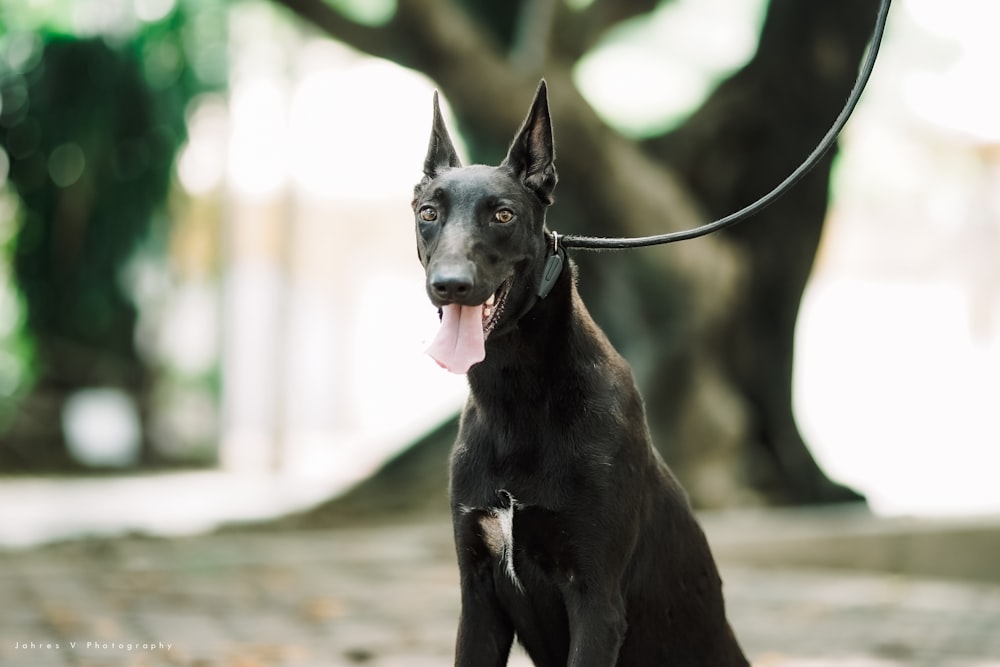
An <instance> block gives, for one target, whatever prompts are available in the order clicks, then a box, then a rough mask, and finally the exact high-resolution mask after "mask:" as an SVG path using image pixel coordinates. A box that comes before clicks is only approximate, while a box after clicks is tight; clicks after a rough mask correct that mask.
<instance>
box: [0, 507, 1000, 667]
mask: <svg viewBox="0 0 1000 667" xmlns="http://www.w3.org/2000/svg"><path fill="white" fill-rule="evenodd" d="M709 534H710V536H713V539H714V535H713V530H712V529H710V530H709ZM730 551H732V549H731V548H730V549H727V550H726V553H727V554H728V553H729V552H730ZM998 558H1000V556H998ZM721 567H722V574H723V578H724V580H725V590H726V594H727V599H728V605H729V609H730V619H731V621H732V625H733V627H734V629H735V631H736V633H737V635H738V636H739V637H740V640H741V643H742V644H743V646H744V648H745V650H746V651H747V652H748V654H749V655H750V656H751V657H752V659H753V661H754V664H755V666H756V667H793V666H794V667H901V666H911V665H912V666H919V667H1000V585H998V584H994V583H979V584H972V583H969V582H960V581H958V580H952V581H943V580H939V581H933V580H928V579H919V578H913V577H909V576H898V575H897V576H889V575H885V574H874V573H859V572H849V571H843V570H841V571H834V570H829V569H827V570H824V569H817V568H814V567H801V566H800V567H795V568H787V567H786V568H780V569H779V568H766V567H762V566H759V565H748V564H741V563H740V562H739V560H738V559H735V558H730V557H729V556H724V557H723V561H722V563H721ZM0 601H2V604H0V665H3V666H10V667H22V666H24V667H29V666H31V667H35V666H39V667H42V666H44V667H50V666H51V667H65V666H73V667H178V666H184V667H214V666H219V667H278V666H288V667H320V666H322V667H356V666H358V665H362V666H364V665H371V666H375V667H430V666H435V667H437V666H442V665H449V664H451V656H452V642H453V638H454V632H455V623H456V618H457V614H458V593H457V571H456V566H455V564H454V554H453V552H452V545H451V533H450V527H449V526H448V524H447V523H446V522H445V521H441V520H422V521H419V522H413V523H409V524H403V525H393V526H381V527H374V526H373V527H365V528H350V529H338V530H331V531H322V532H247V533H223V534H217V535H210V536H202V537H186V538H175V539H169V540H166V539H145V538H120V539H108V540H90V541H79V542H71V543H64V544H60V545H53V546H47V547H40V548H34V549H30V550H22V551H8V552H0ZM510 664H511V665H514V666H517V667H526V666H529V665H530V664H531V663H530V661H528V660H527V658H526V657H525V656H524V655H523V654H521V653H516V654H515V655H514V656H513V657H512V659H511V663H510ZM653 667H655V666H653ZM708 667H711V666H708Z"/></svg>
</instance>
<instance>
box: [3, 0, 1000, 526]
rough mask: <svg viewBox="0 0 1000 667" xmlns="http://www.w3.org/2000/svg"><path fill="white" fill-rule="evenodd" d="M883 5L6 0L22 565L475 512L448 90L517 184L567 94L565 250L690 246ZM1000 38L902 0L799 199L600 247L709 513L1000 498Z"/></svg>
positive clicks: (785, 165) (7, 238)
mask: <svg viewBox="0 0 1000 667" xmlns="http://www.w3.org/2000/svg"><path fill="white" fill-rule="evenodd" d="M874 10H875V3H874V2H870V1H866V0H851V1H847V2H840V1H836V2H834V1H831V2H817V3H799V2H797V0H771V2H766V1H765V0H702V1H700V2H695V1H694V0H672V1H665V2H657V1H654V0H630V1H628V2H620V3H612V2H602V1H601V0H592V2H588V1H587V0H565V1H556V0H552V1H539V2H528V1H521V2H509V3H506V2H505V3H496V2H494V3H491V2H485V1H476V0H469V1H467V2H455V3H445V2H440V3H415V2H404V1H402V0H400V1H399V2H395V1H394V0H379V1H368V2H366V1H362V0H329V1H326V0H270V1H269V0H241V1H238V2H227V1H224V0H88V1H81V0H31V1H27V2H25V1H23V0H0V12H2V14H0V16H2V19H0V20H2V23H0V475H2V476H0V508H3V509H2V514H0V517H2V518H0V543H2V544H7V545H27V544H34V543H37V542H42V541H47V540H51V539H55V538H59V537H67V536H72V535H77V534H93V533H115V532H121V531H125V530H141V531H149V532H153V533H167V534H172V533H184V532H194V531H199V530H205V529H208V528H211V527H213V526H215V525H218V524H220V523H224V522H230V521H246V520H254V519H261V518H267V517H276V516H279V515H283V514H287V513H290V512H302V511H305V510H307V509H308V508H311V507H316V506H323V504H324V503H326V502H329V501H330V500H331V499H336V498H338V497H339V496H340V495H341V494H343V493H345V492H347V491H348V490H350V489H352V488H353V489H355V491H356V490H357V489H359V488H368V489H370V490H369V492H368V493H369V494H370V495H368V496H363V501H367V500H371V501H372V503H373V504H374V505H378V502H377V499H376V498H375V497H374V496H375V495H377V494H383V495H385V494H388V495H391V496H392V498H391V502H390V503H389V504H390V505H392V506H394V507H408V506H419V507H428V506H432V507H434V508H436V510H435V511H439V512H441V513H443V512H444V511H445V507H446V505H445V501H444V500H443V499H444V492H445V480H446V476H445V466H446V459H445V457H446V454H445V452H446V446H442V445H441V444H440V443H442V442H444V443H447V441H448V440H449V439H450V434H451V433H452V432H453V429H454V423H455V415H456V414H457V411H458V410H459V408H460V406H461V403H462V400H463V396H464V392H465V383H464V378H462V377H454V376H450V375H448V374H447V373H445V372H444V371H442V370H441V369H439V368H438V367H437V366H436V365H435V364H434V363H433V362H431V361H430V360H429V359H428V358H427V357H425V356H424V355H423V353H422V350H423V347H424V345H425V344H426V342H427V341H428V340H429V339H430V337H431V336H432V335H433V331H434V328H435V326H436V324H437V314H436V311H435V310H434V309H433V308H432V307H431V306H430V304H429V303H428V301H427V299H426V296H425V294H424V291H423V276H422V271H421V269H420V267H419V265H418V262H417V260H416V257H415V253H414V250H413V243H414V240H413V232H412V224H413V223H412V218H411V215H412V214H411V212H410V211H409V200H410V195H411V192H412V186H413V184H414V183H415V182H416V181H417V180H418V178H419V176H420V167H421V164H422V160H423V154H424V150H425V147H426V142H427V138H428V136H429V129H430V117H431V105H430V101H431V94H432V90H434V89H435V88H437V89H439V90H440V91H441V92H442V93H443V95H444V98H445V100H446V101H447V105H446V106H447V115H448V118H449V121H450V124H451V127H452V129H453V134H456V135H459V136H460V137H461V144H462V149H461V150H462V151H463V155H464V157H465V158H466V159H468V160H470V161H477V162H487V163H496V162H497V161H498V160H499V159H500V158H502V156H503V153H504V149H505V147H506V142H507V141H508V140H509V138H510V137H511V136H513V132H514V130H515V129H516V127H517V125H518V123H519V122H520V119H521V117H522V116H523V114H524V113H525V112H526V110H527V106H528V103H529V101H530V96H531V92H532V90H533V89H534V86H535V85H536V84H537V81H538V79H539V78H540V77H541V76H545V77H546V78H547V79H548V81H549V85H550V90H551V94H552V97H553V101H552V108H553V116H554V125H555V134H556V142H557V150H558V154H559V159H558V160H557V166H558V168H559V169H560V174H561V177H562V180H561V182H560V186H559V188H558V190H557V193H556V194H557V203H556V205H555V207H554V208H553V209H552V213H551V214H550V226H551V227H553V228H555V229H557V230H559V231H560V232H563V233H589V234H598V235H608V236H612V235H623V234H627V235H632V234H637V233H655V232H658V231H667V230H669V229H673V228H680V227H690V226H694V225H697V224H699V223H701V222H704V221H706V220H707V219H709V218H712V217H719V216H721V215H724V214H727V213H729V212H731V211H733V210H736V209H737V208H740V207H742V206H744V205H746V204H748V203H750V202H751V201H753V199H755V198H756V197H757V196H759V195H760V194H763V193H764V192H765V191H767V190H768V189H770V188H771V187H773V185H775V184H776V183H777V182H778V181H780V180H781V178H783V177H784V176H785V175H786V174H787V173H788V172H789V171H791V169H793V168H794V167H795V166H796V165H797V164H798V162H800V161H801V160H802V159H803V158H804V157H805V155H806V154H808V152H809V151H810V150H811V149H812V147H813V146H814V145H815V144H816V143H817V142H818V140H819V138H820V136H822V134H823V132H824V131H825V130H826V128H827V127H828V126H829V125H830V123H831V122H832V119H833V118H834V116H835V115H836V114H837V112H838V111H839V110H840V107H841V105H842V102H843V99H844V98H845V97H846V92H847V91H848V90H849V89H850V86H851V84H852V83H853V80H854V77H855V75H856V71H857V70H856V67H857V63H858V62H859V61H860V58H861V57H862V54H863V53H864V48H865V44H866V41H867V38H868V36H869V34H870V30H871V25H872V22H873V19H874V14H875V11H874ZM998 20H1000V6H997V5H996V4H995V3H992V2H989V1H986V0H982V1H977V0H960V1H958V2H953V3H947V4H942V3H939V2H934V1H933V0H896V2H895V3H894V8H893V14H892V17H891V21H890V24H889V29H888V33H887V35H886V38H885V43H884V45H883V49H882V52H881V55H880V59H879V62H878V65H877V67H876V70H875V74H874V76H873V78H872V81H871V83H870V85H869V88H868V90H867V92H866V93H865V95H864V98H863V99H862V102H861V105H860V107H859V108H858V110H857V112H856V114H855V116H854V118H853V119H852V121H851V122H850V124H849V125H848V127H847V130H846V132H845V133H844V136H843V138H842V140H841V142H840V147H839V150H838V151H837V152H836V154H835V155H834V156H830V158H829V159H827V160H825V161H824V163H823V164H822V165H821V166H820V167H819V168H818V169H817V170H816V171H814V172H813V173H812V174H811V175H810V177H809V178H808V179H806V181H804V182H803V183H802V185H801V186H799V188H797V189H796V191H795V192H793V193H792V194H790V195H788V196H787V197H786V198H785V199H783V200H782V201H781V202H779V203H778V204H775V205H774V206H772V207H771V208H769V209H768V210H767V211H766V212H765V213H763V214H762V215H760V216H758V217H757V218H754V219H751V220H750V221H748V222H745V223H743V224H742V225H741V226H739V227H737V228H736V229H734V230H733V231H731V232H727V233H725V234H720V235H718V236H715V237H712V238H708V239H702V240H698V241H693V242H690V243H684V244H679V245H676V246H669V247H665V248H656V249H646V250H640V251H630V253H629V254H627V255H624V254H599V255H585V253H582V252H578V253H576V257H577V259H578V260H579V262H580V264H581V266H582V272H581V290H582V292H583V294H584V298H585V300H586V301H587V302H588V304H589V305H590V306H591V308H592V310H593V312H594V313H595V316H596V317H597V319H598V320H599V322H600V324H601V325H602V326H603V327H604V328H605V329H606V330H607V331H608V333H609V335H610V336H611V337H612V339H613V341H614V343H615V344H616V346H617V347H618V348H619V349H620V350H621V351H622V352H623V353H624V354H625V355H626V357H627V358H628V359H629V360H630V361H631V363H632V364H633V366H634V367H635V370H636V375H637V379H638V381H639V383H640V385H641V388H642V389H643V392H644V395H645V396H646V400H647V409H648V412H649V416H650V422H651V427H652V428H653V431H654V434H655V436H656V439H657V442H658V446H660V447H661V449H662V451H663V452H664V455H665V456H666V457H667V459H668V461H669V462H670V463H671V465H672V466H673V467H674V468H675V469H676V470H677V472H678V474H679V475H680V476H681V478H682V481H683V482H684V484H685V486H686V487H687V488H688V490H689V492H690V493H691V496H692V499H693V501H694V502H695V504H696V505H697V506H698V507H699V508H704V509H712V508H733V507H748V506H773V505H783V506H784V505H814V504H837V503H844V502H859V501H862V500H863V501H866V502H867V504H868V506H869V507H870V508H871V509H872V510H873V511H874V512H875V513H877V514H880V515H893V516H898V515H914V516H925V517H926V516H941V515H951V516H954V515H964V516H967V515H982V514H990V513H996V512H998V511H1000V485H998V484H997V483H996V481H995V479H996V474H997V470H1000V411H998V409H997V406H998V405H1000V289H998V288H1000V263H998V262H997V259H996V258H997V256H998V250H1000V93H998V92H997V89H996V87H995V86H993V85H991V84H989V81H991V80H993V78H995V73H994V72H993V69H995V65H996V63H997V62H1000V43H998V42H997V40H996V39H995V35H994V34H993V32H994V31H995V26H996V25H997V21H998ZM420 452H425V454H420ZM387 462H390V466H389V467H390V468H392V470H393V471H394V472H393V475H395V476H393V477H391V478H390V479H391V480H393V483H392V484H390V485H388V486H385V485H383V486H378V485H377V484H376V485H374V486H373V485H369V486H368V487H365V484H366V482H363V480H366V479H368V478H369V477H370V476H372V475H373V473H376V472H377V471H379V470H380V469H383V466H384V465H385V464H386V463H387ZM393 466H395V467H394V468H393ZM400 471H402V473H401V472H400ZM377 478H378V474H376V475H375V478H374V479H377ZM359 483H360V484H361V486H357V485H358V484H359ZM385 489H388V490H385ZM428 498H429V499H430V500H429V501H428ZM359 502H361V501H359ZM428 503H429V505H428Z"/></svg>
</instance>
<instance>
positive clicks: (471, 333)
mask: <svg viewBox="0 0 1000 667" xmlns="http://www.w3.org/2000/svg"><path fill="white" fill-rule="evenodd" d="M427 354H429V355H431V358H433V359H434V361H436V362H438V365H439V366H441V367H442V368H446V369H448V370H449V371H451V372H452V373H459V374H461V373H465V372H467V371H468V370H469V369H470V368H471V367H472V366H473V365H474V364H478V363H479V362H480V361H482V360H483V359H485V358H486V337H485V336H484V335H483V307H482V306H460V305H458V304H457V303H452V304H449V305H447V306H444V307H443V308H441V328H440V329H439V330H438V333H437V336H436V337H435V338H434V340H433V341H432V342H431V344H430V347H428V348H427Z"/></svg>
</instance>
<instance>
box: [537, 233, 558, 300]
mask: <svg viewBox="0 0 1000 667" xmlns="http://www.w3.org/2000/svg"><path fill="white" fill-rule="evenodd" d="M564 255H565V253H564V251H563V249H562V248H560V247H559V235H558V234H556V233H555V232H552V254H551V255H549V258H548V259H547V260H546V261H545V268H544V269H543V270H542V281H541V282H540V283H539V284H538V292H537V294H538V298H539V299H544V298H545V297H547V296H548V295H549V292H551V291H552V288H553V287H555V285H556V281H557V280H558V279H559V275H560V274H562V269H563V257H564Z"/></svg>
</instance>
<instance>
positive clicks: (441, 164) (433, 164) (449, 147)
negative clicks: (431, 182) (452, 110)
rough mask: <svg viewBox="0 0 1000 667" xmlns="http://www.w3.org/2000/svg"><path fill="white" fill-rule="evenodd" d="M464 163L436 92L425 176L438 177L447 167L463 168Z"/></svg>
mask: <svg viewBox="0 0 1000 667" xmlns="http://www.w3.org/2000/svg"><path fill="white" fill-rule="evenodd" d="M461 166H462V161H461V160H459V159H458V153H456V152H455V146H454V144H452V142H451V136H450V135H449V134H448V128H447V127H445V125H444V117H442V116H441V105H440V103H439V102H438V94H437V91H436V90H435V91H434V121H433V123H432V126H431V140H430V143H429V144H428V145H427V157H425V158H424V175H425V176H427V177H428V178H434V177H436V176H437V175H438V174H439V173H440V172H441V170H442V169H444V168H447V167H461Z"/></svg>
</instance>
